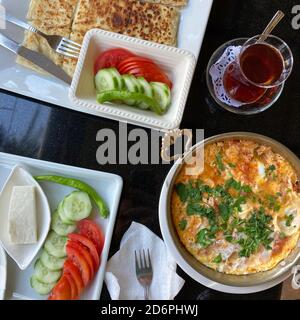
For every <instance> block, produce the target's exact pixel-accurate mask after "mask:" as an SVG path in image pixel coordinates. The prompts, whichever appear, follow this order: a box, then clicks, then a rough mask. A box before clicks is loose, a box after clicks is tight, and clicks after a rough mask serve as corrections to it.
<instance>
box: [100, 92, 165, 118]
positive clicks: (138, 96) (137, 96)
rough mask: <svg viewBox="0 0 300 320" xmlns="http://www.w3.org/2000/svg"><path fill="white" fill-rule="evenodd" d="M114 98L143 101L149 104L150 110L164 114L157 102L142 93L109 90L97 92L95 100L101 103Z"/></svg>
mask: <svg viewBox="0 0 300 320" xmlns="http://www.w3.org/2000/svg"><path fill="white" fill-rule="evenodd" d="M115 100H121V101H124V102H125V101H126V100H135V101H136V102H137V103H141V102H144V103H146V104H147V105H148V106H149V108H150V109H151V111H153V112H155V113H156V114H158V115H162V114H164V112H163V110H162V109H161V107H160V106H159V104H158V103H157V102H156V101H155V100H154V99H151V98H149V97H147V96H146V95H145V94H143V93H137V92H128V91H118V90H111V91H105V92H102V93H99V94H98V95H97V101H98V102H99V103H101V104H102V103H105V102H112V101H115Z"/></svg>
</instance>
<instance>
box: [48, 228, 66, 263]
mask: <svg viewBox="0 0 300 320" xmlns="http://www.w3.org/2000/svg"><path fill="white" fill-rule="evenodd" d="M67 240H68V238H67V237H61V236H59V235H58V234H57V233H56V232H54V231H51V232H50V233H49V234H48V237H47V239H46V242H45V245H44V247H45V249H46V250H47V252H48V253H49V254H51V255H52V256H54V257H56V258H64V257H65V256H66V255H67V253H66V243H67Z"/></svg>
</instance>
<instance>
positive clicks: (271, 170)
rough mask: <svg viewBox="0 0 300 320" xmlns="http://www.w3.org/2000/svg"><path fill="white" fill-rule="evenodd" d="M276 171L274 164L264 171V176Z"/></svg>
mask: <svg viewBox="0 0 300 320" xmlns="http://www.w3.org/2000/svg"><path fill="white" fill-rule="evenodd" d="M275 170H276V167H275V166H274V164H272V165H270V166H269V167H268V168H267V169H266V174H267V175H270V174H271V173H272V172H274V171H275Z"/></svg>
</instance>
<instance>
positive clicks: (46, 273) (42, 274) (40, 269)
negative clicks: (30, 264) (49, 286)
mask: <svg viewBox="0 0 300 320" xmlns="http://www.w3.org/2000/svg"><path fill="white" fill-rule="evenodd" d="M61 274H62V272H61V271H51V270H49V269H48V268H47V267H45V266H44V265H43V263H42V262H41V260H40V259H38V260H37V261H36V263H35V265H34V276H35V277H36V278H37V280H39V281H41V282H43V283H53V282H56V281H58V279H59V278H60V277H61Z"/></svg>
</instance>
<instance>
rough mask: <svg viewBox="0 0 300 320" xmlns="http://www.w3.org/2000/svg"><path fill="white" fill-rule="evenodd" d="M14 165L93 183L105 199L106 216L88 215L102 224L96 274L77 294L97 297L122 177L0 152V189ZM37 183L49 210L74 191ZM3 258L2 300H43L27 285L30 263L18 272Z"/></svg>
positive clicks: (45, 173)
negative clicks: (46, 199) (3, 281)
mask: <svg viewBox="0 0 300 320" xmlns="http://www.w3.org/2000/svg"><path fill="white" fill-rule="evenodd" d="M16 164H18V165H21V166H22V167H23V168H24V169H26V170H27V171H28V172H29V173H30V174H31V175H33V176H35V175H48V174H50V175H52V174H53V175H61V176H65V177H70V178H76V179H80V180H82V181H84V182H86V183H88V184H90V185H91V186H93V187H94V188H95V189H96V191H98V193H99V194H101V196H102V197H103V198H104V200H105V201H106V203H107V205H108V207H109V210H110V215H109V218H107V219H102V218H100V216H99V215H98V214H97V215H93V216H92V217H91V218H92V219H93V220H95V221H96V222H97V223H98V224H99V225H100V226H101V227H102V230H103V232H104V233H105V245H104V248H103V252H102V255H101V266H100V268H99V270H98V272H97V274H96V275H95V278H94V279H93V281H92V283H91V285H89V287H88V288H87V289H85V291H84V294H83V295H82V296H81V297H80V299H81V300H99V298H100V294H101V290H102V285H103V280H104V274H105V268H106V262H107V258H108V254H109V248H110V243H111V238H112V234H113V229H114V224H115V220H116V215H117V210H118V205H119V200H120V196H121V191H122V186H123V181H122V178H121V177H119V176H117V175H114V174H110V173H104V172H99V171H94V170H88V169H83V168H76V167H71V166H66V165H62V164H56V163H52V162H46V161H41V160H34V159H30V158H23V157H19V156H15V155H10V154H5V153H0V189H2V187H3V185H4V183H5V181H6V179H7V177H8V175H9V173H10V170H11V169H12V167H13V166H14V165H16ZM41 186H42V188H43V190H44V192H45V194H46V196H47V198H48V201H49V205H50V209H51V211H52V212H53V210H55V208H56V207H57V205H58V203H59V202H60V201H61V200H62V199H63V198H64V197H65V196H66V195H67V194H69V193H70V192H72V190H74V189H73V188H69V187H66V186H62V185H58V184H55V183H51V182H43V183H41ZM0 214H1V213H0ZM7 259H8V260H7V290H6V294H5V299H22V300H23V299H24V300H40V299H46V298H47V297H42V296H40V295H38V294H37V293H35V291H34V290H33V289H32V288H31V287H30V281H29V280H30V277H31V276H32V274H33V265H34V262H33V263H32V264H31V265H30V266H29V267H28V268H27V269H26V270H24V271H21V270H20V269H19V268H18V267H17V265H16V263H15V262H14V261H13V260H12V259H11V258H9V257H8V258H7ZM34 261H35V260H34Z"/></svg>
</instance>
